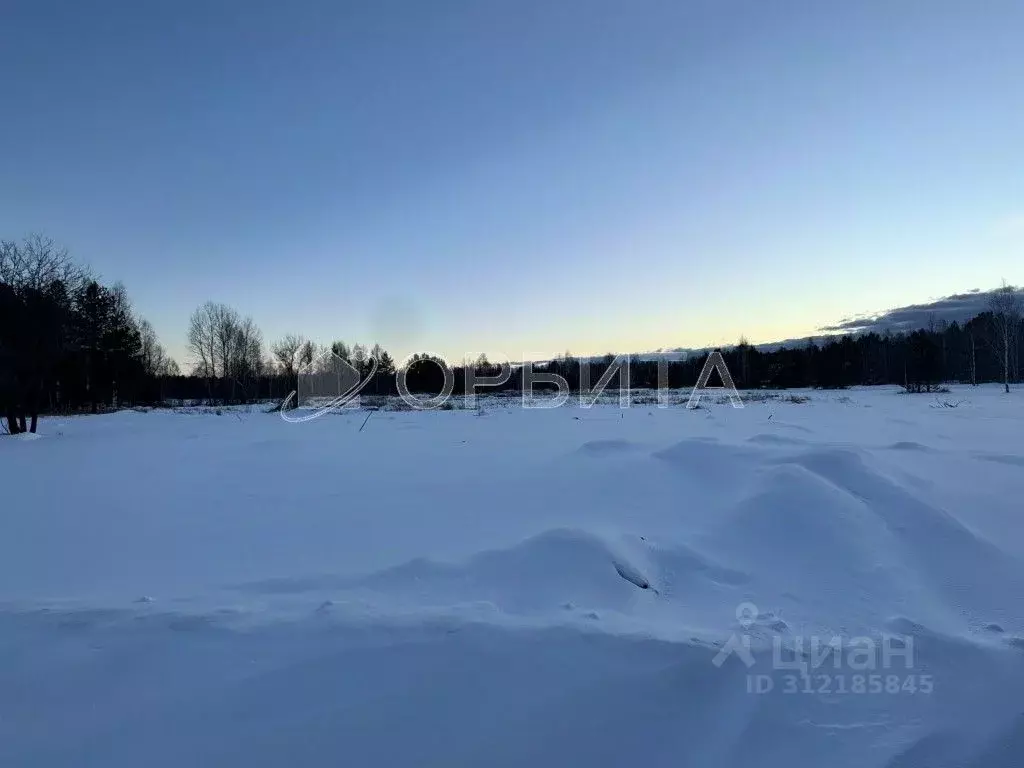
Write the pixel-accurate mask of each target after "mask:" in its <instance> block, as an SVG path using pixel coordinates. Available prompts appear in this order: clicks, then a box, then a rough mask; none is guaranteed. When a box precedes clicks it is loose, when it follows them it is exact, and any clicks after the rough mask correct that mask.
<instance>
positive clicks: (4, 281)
mask: <svg viewBox="0 0 1024 768" xmlns="http://www.w3.org/2000/svg"><path fill="white" fill-rule="evenodd" d="M176 372H177V366H176V365H175V364H174V362H173V361H172V360H170V359H169V358H168V357H167V356H166V354H164V351H163V348H162V347H161V346H160V344H159V342H158V341H157V339H156V335H155V334H154V333H153V329H152V327H151V326H150V325H149V323H147V322H146V321H145V320H143V319H141V318H138V317H136V316H135V314H134V313H133V311H132V307H131V303H130V301H129V299H128V294H127V292H126V291H125V289H124V286H122V285H120V284H118V283H115V284H113V285H111V286H106V285H103V284H101V283H100V282H99V281H98V280H96V279H95V278H94V277H93V276H92V274H91V273H90V272H89V271H88V270H87V269H85V268H83V267H81V266H79V265H77V264H75V263H74V262H73V261H72V260H71V259H70V257H69V256H68V253H67V251H66V250H64V249H62V248H58V247H57V246H56V245H55V244H54V242H53V241H52V240H50V239H48V238H44V237H42V236H39V235H33V236H31V237H28V238H26V239H25V240H24V241H23V242H20V243H15V242H12V241H2V242H0V422H2V423H3V427H4V429H6V431H8V432H10V433H11V434H17V433H19V432H35V430H36V423H37V420H38V417H39V414H40V412H54V411H61V410H68V411H70V410H87V411H92V412H96V411H98V410H99V409H100V408H101V407H108V406H110V405H116V404H118V403H124V402H129V403H130V402H135V401H137V400H150V401H151V400H157V399H159V398H160V396H161V392H160V387H161V381H162V378H163V377H164V376H166V375H168V374H173V373H176Z"/></svg>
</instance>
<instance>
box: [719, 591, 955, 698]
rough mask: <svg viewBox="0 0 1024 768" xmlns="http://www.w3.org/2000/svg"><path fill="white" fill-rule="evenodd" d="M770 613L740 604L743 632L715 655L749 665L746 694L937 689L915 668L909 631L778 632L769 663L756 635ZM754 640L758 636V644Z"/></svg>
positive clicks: (909, 692) (902, 692) (905, 692)
mask: <svg viewBox="0 0 1024 768" xmlns="http://www.w3.org/2000/svg"><path fill="white" fill-rule="evenodd" d="M771 618H772V617H764V616H763V615H762V614H761V613H760V612H759V611H758V609H757V606H756V605H754V604H753V603H740V605H739V606H737V608H736V619H737V621H738V622H739V624H740V627H741V628H742V631H741V632H734V633H733V634H732V635H731V636H730V637H729V639H728V640H727V641H726V642H725V644H724V645H723V646H722V647H721V648H720V649H719V651H718V653H717V654H716V655H715V657H714V658H713V659H712V660H711V663H712V664H714V665H715V666H716V667H722V666H723V665H724V664H725V663H726V662H727V661H729V659H730V658H732V657H735V658H736V659H738V660H739V662H741V663H742V664H743V665H744V666H745V667H746V668H747V670H748V671H747V675H746V691H747V693H754V694H765V693H771V692H772V691H778V692H781V693H786V694H796V693H809V694H821V695H825V694H831V695H843V694H851V695H857V694H873V695H878V694H889V695H904V696H906V695H912V694H919V693H920V694H929V693H931V692H932V691H933V690H934V689H935V682H934V679H933V678H932V676H931V675H927V674H918V673H917V672H915V667H914V638H913V637H911V636H909V635H894V634H882V635H880V636H879V637H852V638H845V637H843V636H841V635H831V636H825V635H814V634H812V635H792V636H785V637H783V636H782V635H781V634H778V633H775V634H773V635H772V637H771V663H770V666H768V665H766V664H765V661H766V659H764V656H766V654H765V653H763V652H762V651H763V650H764V646H765V644H766V643H765V638H763V637H757V638H755V633H757V630H758V629H759V627H760V626H762V625H765V626H768V625H769V624H770V621H771ZM764 620H767V621H764ZM755 639H757V640H758V641H759V642H758V644H757V646H756V648H755V643H754V641H755ZM755 650H757V651H758V652H759V653H755ZM759 665H760V666H762V667H766V669H765V671H756V670H755V668H756V667H758V666H759Z"/></svg>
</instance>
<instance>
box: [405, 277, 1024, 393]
mask: <svg viewBox="0 0 1024 768" xmlns="http://www.w3.org/2000/svg"><path fill="white" fill-rule="evenodd" d="M997 295H998V294H997ZM1003 325H1004V318H1003V317H1002V316H1000V314H999V313H998V312H993V311H987V312H983V313H981V314H980V315H978V316H977V317H975V318H973V319H972V320H970V321H968V322H967V323H964V324H962V325H961V324H959V323H956V322H953V323H943V322H938V323H935V324H933V326H932V327H931V328H928V329H921V330H917V331H914V332H912V333H910V334H892V333H887V334H884V335H880V334H877V333H867V334H862V335H857V336H853V335H846V336H838V337H830V338H827V339H824V340H822V341H821V342H820V343H816V342H814V341H812V340H808V342H807V343H806V344H804V345H801V346H790V347H786V348H782V349H777V350H771V351H762V350H759V349H758V348H757V347H755V346H752V345H750V344H748V343H746V342H745V341H741V342H740V343H739V344H737V345H736V346H734V347H731V348H729V349H723V350H721V351H722V355H723V358H724V359H725V363H726V365H727V366H728V368H729V371H730V373H731V375H732V378H733V381H734V382H735V384H736V386H737V387H738V388H740V389H761V388H764V389H790V388H801V387H807V388H822V389H839V388H843V387H849V386H853V385H857V384H864V385H871V384H898V385H901V386H903V387H905V388H906V389H907V390H908V391H911V392H927V391H933V390H934V389H935V388H936V387H938V386H939V385H940V384H942V383H944V382H945V383H954V382H955V383H964V384H978V383H984V382H1004V383H1006V384H1008V383H1009V382H1016V381H1020V380H1021V360H1020V350H1021V348H1022V346H1024V322H1022V321H1021V318H1020V313H1019V311H1018V312H1016V314H1015V315H1014V314H1012V313H1011V318H1010V325H1011V332H1010V333H1009V335H1008V337H1007V339H1006V343H1005V344H1004V343H1003V337H1002V335H1001V331H1000V329H1001V328H1002V327H1003ZM707 356H708V355H707V353H705V354H700V355H692V356H690V357H689V358H688V359H685V360H673V361H660V362H659V361H658V360H646V359H637V358H632V359H630V360H629V386H630V387H631V388H651V389H656V388H658V387H669V388H682V387H692V386H694V385H695V384H696V382H697V379H698V377H699V376H700V373H701V371H702V370H703V368H704V365H705V362H706V361H707ZM428 357H429V356H423V357H422V358H420V359H418V361H417V362H416V363H413V365H412V366H411V367H410V370H409V374H408V377H407V379H408V386H409V390H410V391H412V392H424V393H431V394H434V393H438V392H440V391H441V389H442V387H443V386H444V383H445V381H444V372H443V369H442V368H441V366H440V365H438V364H437V363H436V362H433V361H428ZM616 359H617V358H616V357H615V356H614V355H610V354H609V355H606V356H605V357H604V358H600V359H593V358H591V359H586V360H581V359H579V358H574V357H573V356H572V355H570V354H568V353H566V354H565V355H562V356H561V357H559V358H557V359H555V360H551V361H548V362H546V363H544V364H536V365H534V366H533V367H532V371H533V372H534V373H535V374H538V373H540V374H545V373H554V374H558V375H559V376H561V377H563V378H564V379H565V380H566V382H567V383H568V384H569V387H570V389H571V390H573V391H577V390H579V389H581V388H582V389H592V388H593V387H594V386H595V384H596V383H597V382H598V380H599V379H600V376H601V374H602V373H603V372H604V371H605V370H606V369H607V368H608V367H609V366H611V365H612V364H613V363H615V361H616ZM585 368H589V372H586V371H585V370H584V369H585ZM471 369H472V370H475V371H476V375H477V376H497V375H498V373H499V370H500V369H499V367H498V366H497V365H493V364H490V363H488V362H487V361H486V360H478V361H477V363H476V364H475V365H474V366H471ZM452 373H453V376H454V391H455V392H457V393H459V392H464V391H465V389H466V382H467V379H469V380H472V377H473V374H472V372H471V371H467V369H466V367H457V368H454V369H453V370H452ZM587 374H589V378H587ZM523 381H524V371H523V369H522V368H520V367H515V368H513V370H512V375H511V377H510V378H509V380H508V382H507V383H505V384H503V385H500V386H497V387H492V388H491V389H497V390H515V389H520V388H522V387H523ZM535 381H536V378H535ZM716 383H719V384H720V381H718V380H717V379H715V378H713V379H712V384H716ZM620 384H624V382H622V379H621V377H620V376H618V375H616V376H615V377H614V378H612V379H611V381H610V383H609V384H608V388H609V389H613V390H614V389H616V388H617V387H619V386H620ZM533 388H534V389H535V390H545V389H553V388H555V385H554V384H552V383H545V382H544V381H539V382H537V383H535V384H534V387H533Z"/></svg>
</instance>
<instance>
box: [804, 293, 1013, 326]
mask: <svg viewBox="0 0 1024 768" xmlns="http://www.w3.org/2000/svg"><path fill="white" fill-rule="evenodd" d="M991 293H992V291H981V290H979V289H977V288H975V289H973V290H971V291H968V292H967V293H958V294H954V295H952V296H946V297H944V298H941V299H938V300H937V301H932V302H929V303H926V304H911V305H910V306H906V307H898V308H896V309H890V310H889V311H888V312H882V313H880V314H875V315H863V316H860V317H853V318H848V319H846V320H843V321H842V322H840V323H837V324H836V325H828V326H825V327H824V328H820V329H819V330H820V331H822V332H824V333H861V332H867V331H875V332H877V333H883V332H885V331H892V332H893V333H903V332H906V331H915V330H917V329H918V328H927V327H928V326H929V324H931V323H938V322H941V321H945V322H947V323H952V322H953V321H954V320H955V321H956V322H959V323H963V322H965V321H967V320H970V319H971V318H972V317H974V316H975V315H977V314H979V313H981V312H984V311H985V310H986V309H987V304H988V300H989V296H990V295H991ZM1017 294H1018V295H1019V296H1021V298H1022V299H1024V290H1021V289H1017Z"/></svg>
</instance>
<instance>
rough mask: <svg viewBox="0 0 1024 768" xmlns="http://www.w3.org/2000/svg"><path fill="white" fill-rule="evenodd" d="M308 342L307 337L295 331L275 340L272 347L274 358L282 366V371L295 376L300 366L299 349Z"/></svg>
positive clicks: (288, 375)
mask: <svg viewBox="0 0 1024 768" xmlns="http://www.w3.org/2000/svg"><path fill="white" fill-rule="evenodd" d="M305 343H306V339H305V338H304V337H302V336H299V335H297V334H294V333H289V334H288V335H287V336H285V337H284V338H283V339H280V340H279V341H276V342H274V345H273V346H272V347H271V348H270V352H271V354H272V355H273V356H274V360H275V361H276V362H277V364H278V365H279V366H280V368H281V372H282V373H283V374H284V375H285V376H287V377H289V378H294V377H295V371H296V367H297V366H298V356H299V349H300V348H301V347H302V346H303V345H304V344H305Z"/></svg>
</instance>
